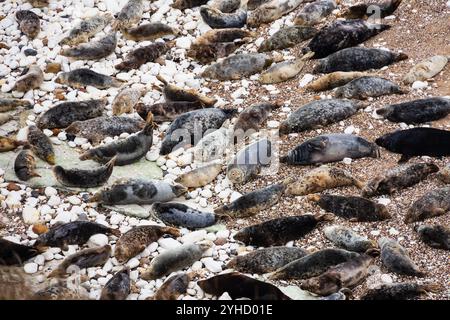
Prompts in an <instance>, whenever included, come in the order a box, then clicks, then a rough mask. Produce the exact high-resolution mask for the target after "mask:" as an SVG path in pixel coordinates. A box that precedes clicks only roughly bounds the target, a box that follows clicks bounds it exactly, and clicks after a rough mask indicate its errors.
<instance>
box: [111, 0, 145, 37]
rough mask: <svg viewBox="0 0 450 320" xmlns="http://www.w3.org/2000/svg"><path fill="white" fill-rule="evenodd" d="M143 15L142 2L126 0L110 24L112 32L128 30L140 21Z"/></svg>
mask: <svg viewBox="0 0 450 320" xmlns="http://www.w3.org/2000/svg"><path fill="white" fill-rule="evenodd" d="M143 13H144V1H143V0H128V2H127V3H126V4H125V5H124V6H123V7H122V9H121V10H120V11H119V13H118V14H117V17H116V19H115V20H114V22H113V23H112V28H113V30H123V29H130V28H131V27H133V26H134V25H136V24H137V23H138V22H139V21H140V20H141V18H142V14H143Z"/></svg>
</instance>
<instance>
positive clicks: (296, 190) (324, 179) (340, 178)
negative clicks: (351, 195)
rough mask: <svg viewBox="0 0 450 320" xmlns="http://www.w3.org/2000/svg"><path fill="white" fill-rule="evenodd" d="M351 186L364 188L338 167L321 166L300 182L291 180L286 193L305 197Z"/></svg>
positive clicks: (299, 180)
mask: <svg viewBox="0 0 450 320" xmlns="http://www.w3.org/2000/svg"><path fill="white" fill-rule="evenodd" d="M288 179H289V178H288ZM351 185H355V186H356V187H358V188H362V187H363V183H362V182H361V181H359V180H358V179H356V178H354V177H353V176H352V175H351V174H350V173H349V172H347V171H345V170H342V169H339V168H336V167H329V166H321V167H319V168H316V169H313V170H311V171H309V172H308V173H307V174H306V175H305V176H303V177H302V178H300V179H298V180H296V179H289V181H287V187H286V191H285V192H284V193H285V194H286V195H290V196H305V195H308V194H311V193H317V192H322V191H324V190H328V189H333V188H339V187H345V186H351Z"/></svg>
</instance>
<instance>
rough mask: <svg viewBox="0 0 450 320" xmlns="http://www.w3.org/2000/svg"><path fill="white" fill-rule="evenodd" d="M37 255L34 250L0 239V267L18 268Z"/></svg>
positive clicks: (37, 252) (37, 251)
mask: <svg viewBox="0 0 450 320" xmlns="http://www.w3.org/2000/svg"><path fill="white" fill-rule="evenodd" d="M39 253H40V252H39V250H37V249H36V248H33V247H28V246H24V245H22V244H18V243H14V242H11V241H9V240H6V239H0V266H16V265H17V266H20V265H22V264H23V263H24V262H25V261H27V260H29V259H31V258H33V257H35V256H37V255H38V254H39Z"/></svg>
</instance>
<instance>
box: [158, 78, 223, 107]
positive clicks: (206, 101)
mask: <svg viewBox="0 0 450 320" xmlns="http://www.w3.org/2000/svg"><path fill="white" fill-rule="evenodd" d="M156 78H157V79H158V80H159V81H161V82H162V83H163V87H162V88H160V87H157V89H158V90H160V91H161V92H162V93H163V94H164V98H166V100H167V101H188V102H200V103H201V104H202V105H203V106H204V107H212V106H214V105H215V104H216V102H217V99H214V98H210V97H207V96H204V95H202V94H200V93H199V92H198V91H197V90H195V89H183V88H180V87H178V86H176V85H174V84H170V83H168V82H167V81H166V80H165V79H164V78H163V77H162V76H160V75H158V76H156Z"/></svg>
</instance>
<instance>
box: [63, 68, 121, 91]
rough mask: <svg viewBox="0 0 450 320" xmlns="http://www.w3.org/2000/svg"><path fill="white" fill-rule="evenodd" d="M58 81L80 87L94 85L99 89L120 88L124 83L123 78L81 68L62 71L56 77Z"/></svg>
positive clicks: (76, 87)
mask: <svg viewBox="0 0 450 320" xmlns="http://www.w3.org/2000/svg"><path fill="white" fill-rule="evenodd" d="M55 82H56V83H59V84H62V85H67V86H71V87H72V88H75V89H79V88H84V87H87V86H93V87H95V88H97V89H109V88H111V87H112V88H119V87H121V86H122V85H123V84H124V81H123V80H119V79H117V78H114V77H110V76H107V75H104V74H101V73H98V72H95V71H92V70H90V69H86V68H81V69H75V70H72V71H69V72H61V73H60V74H58V76H57V78H56V79H55Z"/></svg>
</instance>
